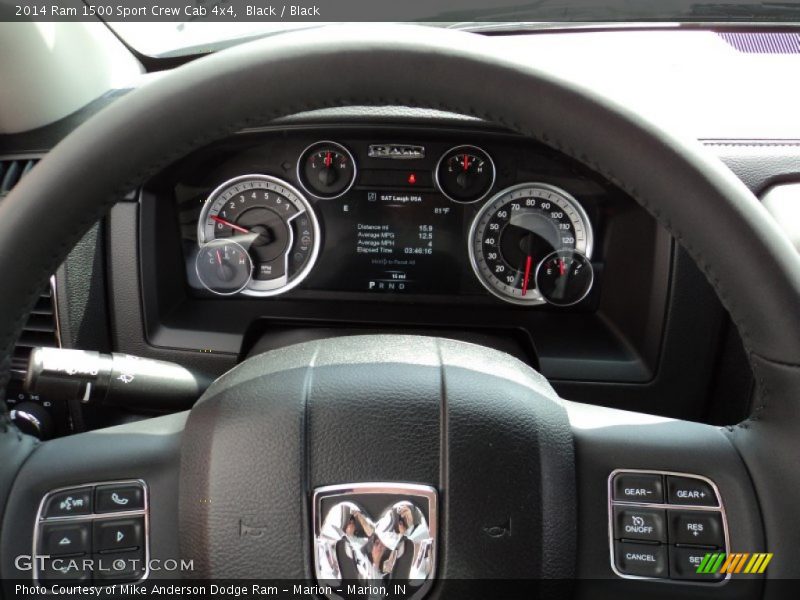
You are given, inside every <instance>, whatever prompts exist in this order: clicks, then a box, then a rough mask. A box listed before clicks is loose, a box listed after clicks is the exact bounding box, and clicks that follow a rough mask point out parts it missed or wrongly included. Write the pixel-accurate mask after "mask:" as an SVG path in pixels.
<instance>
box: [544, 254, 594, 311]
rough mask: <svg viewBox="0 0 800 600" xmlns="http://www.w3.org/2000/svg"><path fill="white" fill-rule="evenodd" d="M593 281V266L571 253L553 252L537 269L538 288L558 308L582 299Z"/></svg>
mask: <svg viewBox="0 0 800 600" xmlns="http://www.w3.org/2000/svg"><path fill="white" fill-rule="evenodd" d="M593 281H594V271H593V270H592V263H590V262H589V259H588V258H586V256H584V255H583V254H581V253H580V252H575V251H572V250H559V251H557V252H552V253H550V254H548V255H547V256H545V257H544V259H543V260H542V262H540V263H539V266H538V267H537V268H536V288H537V289H538V290H539V293H540V294H541V295H542V296H543V297H544V299H545V300H547V301H548V302H549V303H550V304H554V305H556V306H570V305H572V304H577V303H578V302H580V301H581V300H583V299H584V298H585V297H586V295H587V294H588V293H589V290H590V289H591V288H592V283H593Z"/></svg>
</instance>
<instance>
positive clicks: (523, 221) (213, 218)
mask: <svg viewBox="0 0 800 600" xmlns="http://www.w3.org/2000/svg"><path fill="white" fill-rule="evenodd" d="M308 141H309V140H308V139H306V140H301V139H298V140H292V142H290V143H287V142H285V141H282V142H273V143H270V141H269V140H265V141H264V143H263V145H256V146H255V147H251V148H249V149H248V150H245V151H243V155H244V157H242V156H239V157H236V156H235V155H234V156H233V157H231V158H229V159H228V161H227V162H225V163H224V168H220V169H218V171H219V172H218V173H217V172H212V173H210V174H209V179H210V180H213V187H209V189H210V191H209V192H207V193H206V194H201V195H200V196H199V198H198V197H195V198H189V199H187V200H182V199H181V198H178V202H179V203H180V202H182V201H184V202H197V201H198V200H199V202H200V206H201V208H200V210H199V214H197V216H196V235H195V236H186V235H184V238H187V237H189V238H191V237H193V239H189V240H188V241H189V242H191V243H188V244H185V246H184V250H185V254H186V264H187V275H188V280H189V285H190V287H192V288H194V289H195V290H205V291H207V292H210V293H212V294H216V295H222V296H233V295H243V296H255V297H271V296H278V295H281V294H285V293H287V292H289V291H290V290H293V289H295V288H298V287H299V288H301V289H308V290H329V291H330V290H333V291H336V290H338V291H348V292H363V293H386V294H395V295H399V294H416V295H420V294H423V295H424V294H433V295H437V294H438V295H441V294H457V295H462V296H467V297H469V296H479V295H484V296H486V292H489V293H490V294H491V295H493V296H494V297H496V298H499V299H500V300H503V301H505V302H508V303H511V304H515V305H519V306H534V305H541V304H544V303H550V304H552V305H556V306H569V305H573V304H577V303H579V302H581V301H582V300H584V299H585V298H586V297H587V295H588V294H589V293H590V290H591V289H592V286H593V284H594V283H595V276H594V272H593V271H594V268H593V263H592V258H593V252H594V239H595V234H594V231H593V224H592V220H591V219H590V217H589V214H588V212H587V210H586V208H585V207H584V206H583V201H582V199H581V196H582V195H583V194H585V195H586V197H587V198H591V200H590V201H591V202H594V199H593V198H594V196H596V195H597V189H596V186H595V188H592V187H591V185H587V181H586V180H585V178H583V179H581V178H580V177H576V176H575V174H574V173H571V172H570V169H569V168H562V169H558V168H554V167H553V157H552V156H549V155H547V153H544V154H542V155H541V156H537V154H536V152H533V153H530V152H520V151H518V150H516V149H515V143H512V142H511V141H507V140H502V141H500V142H498V141H491V142H490V143H489V144H488V145H483V144H477V143H459V141H458V140H456V139H453V140H445V139H443V140H438V139H437V140H434V141H427V140H416V139H415V140H411V141H408V142H406V141H402V142H400V141H398V142H384V141H375V140H373V139H368V138H366V139H365V138H350V139H342V140H330V139H322V140H319V141H313V142H311V143H307V142H308ZM301 144H302V145H301ZM259 155H260V156H261V160H258V156H259ZM229 175H231V176H229ZM572 182H576V184H575V185H572ZM586 190H591V192H587V191H586ZM184 241H187V240H186V239H185V240H184Z"/></svg>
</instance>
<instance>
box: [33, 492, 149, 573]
mask: <svg viewBox="0 0 800 600" xmlns="http://www.w3.org/2000/svg"><path fill="white" fill-rule="evenodd" d="M131 484H138V485H141V486H142V508H138V509H136V510H121V511H119V512H108V513H96V512H91V513H89V514H87V515H65V516H61V517H45V516H44V514H43V513H44V507H45V504H46V503H47V500H48V498H50V496H52V495H54V494H58V493H60V492H66V491H68V490H74V489H80V488H87V487H88V488H92V494H93V495H94V488H96V487H97V486H99V485H131ZM92 500H94V498H93V499H92ZM124 517H144V572H143V573H142V577H141V579H137V580H136V581H135V582H131V583H139V582H141V581H144V580H145V579H147V578H148V576H149V575H150V489H149V488H148V486H147V482H146V481H145V480H144V479H122V480H119V481H92V482H89V483H78V484H75V485H68V486H64V487H59V488H55V489H52V490H50V491H49V492H47V493H46V494H45V495H44V496H42V499H41V501H40V502H39V509H38V510H37V511H36V521H35V522H34V525H33V548H32V551H33V557H34V559H33V583H34V584H39V583H41V582H40V580H39V561H38V560H37V557H39V556H46V555H43V554H40V553H39V552H38V550H39V527H40V526H41V525H42V524H44V523H70V522H72V521H90V522H92V523H94V522H95V521H99V520H104V519H118V518H124ZM89 535H90V536H91V535H93V533H90V534H89ZM94 554H96V553H92V554H90V555H89V558H92V557H93V556H94ZM109 556H112V555H109ZM69 558H76V557H75V556H70V557H69ZM78 558H80V557H78ZM76 583H77V582H76ZM93 583H95V582H94V578H93V579H92V582H91V583H85V584H84V585H92V584H93ZM109 583H113V580H109Z"/></svg>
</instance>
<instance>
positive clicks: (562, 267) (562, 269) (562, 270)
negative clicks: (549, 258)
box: [558, 258, 567, 277]
mask: <svg viewBox="0 0 800 600" xmlns="http://www.w3.org/2000/svg"><path fill="white" fill-rule="evenodd" d="M566 270H567V265H565V264H564V259H563V258H560V259H559V260H558V274H559V275H561V276H562V277H563V276H564V273H565V272H566Z"/></svg>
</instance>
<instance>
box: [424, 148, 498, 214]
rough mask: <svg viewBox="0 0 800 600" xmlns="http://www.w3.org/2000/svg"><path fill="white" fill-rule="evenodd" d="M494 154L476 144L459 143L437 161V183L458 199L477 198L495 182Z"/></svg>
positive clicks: (448, 195)
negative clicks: (492, 155) (462, 144)
mask: <svg viewBox="0 0 800 600" xmlns="http://www.w3.org/2000/svg"><path fill="white" fill-rule="evenodd" d="M494 178H495V170H494V162H493V161H492V158H491V157H490V156H489V155H488V154H487V153H486V152H485V151H483V150H481V149H480V148H478V147H476V146H456V147H455V148H451V149H450V150H448V151H447V152H445V153H444V154H443V155H442V157H441V158H440V159H439V163H438V164H437V165H436V187H438V188H439V191H440V192H442V194H444V195H445V196H447V197H448V198H449V199H450V200H453V201H455V202H477V201H478V200H481V199H482V198H484V197H485V196H486V194H488V193H489V191H490V190H491V189H492V186H493V185H494Z"/></svg>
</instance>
